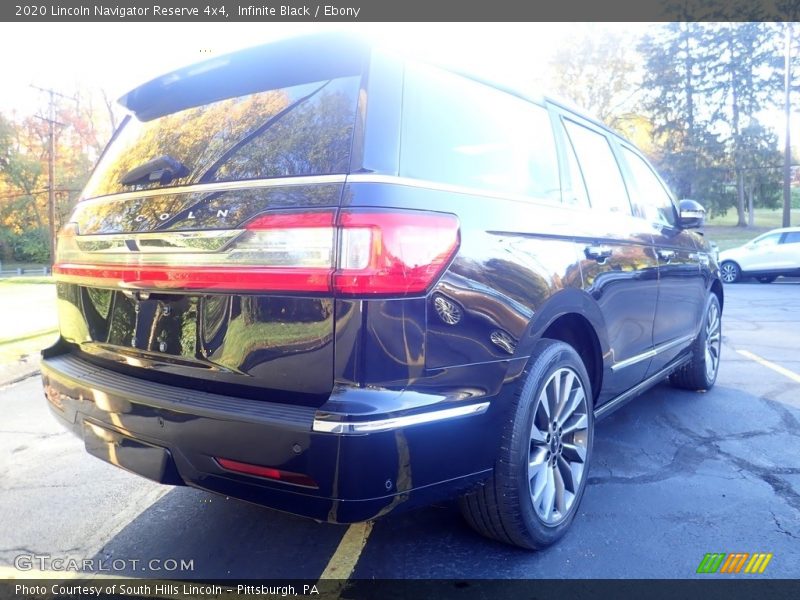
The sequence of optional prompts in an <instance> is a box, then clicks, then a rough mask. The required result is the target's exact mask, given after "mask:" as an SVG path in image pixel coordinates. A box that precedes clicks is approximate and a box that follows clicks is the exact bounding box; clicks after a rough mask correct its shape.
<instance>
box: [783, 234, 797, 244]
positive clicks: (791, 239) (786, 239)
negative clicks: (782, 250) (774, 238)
mask: <svg viewBox="0 0 800 600" xmlns="http://www.w3.org/2000/svg"><path fill="white" fill-rule="evenodd" d="M782 243H784V244H800V231H790V232H789V233H786V234H784V236H783V242H782Z"/></svg>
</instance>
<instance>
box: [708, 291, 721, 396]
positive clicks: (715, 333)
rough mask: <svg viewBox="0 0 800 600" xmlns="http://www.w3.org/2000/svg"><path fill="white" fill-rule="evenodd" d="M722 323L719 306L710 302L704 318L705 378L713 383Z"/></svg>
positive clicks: (717, 361)
mask: <svg viewBox="0 0 800 600" xmlns="http://www.w3.org/2000/svg"><path fill="white" fill-rule="evenodd" d="M721 333H722V322H721V320H720V318H719V305H717V304H716V303H715V302H712V303H711V304H710V305H709V307H708V314H707V316H706V348H705V353H706V360H705V363H706V378H707V379H708V381H711V382H713V381H714V379H715V378H716V376H717V369H718V368H719V354H720V347H721V343H722V340H721Z"/></svg>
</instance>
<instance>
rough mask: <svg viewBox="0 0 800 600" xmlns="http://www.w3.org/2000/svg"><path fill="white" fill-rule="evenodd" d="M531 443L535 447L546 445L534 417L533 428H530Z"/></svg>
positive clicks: (543, 435)
mask: <svg viewBox="0 0 800 600" xmlns="http://www.w3.org/2000/svg"><path fill="white" fill-rule="evenodd" d="M531 442H533V443H534V444H536V445H544V444H546V443H547V441H546V440H545V433H544V432H543V431H542V430H541V429H539V427H538V426H537V425H536V415H534V417H533V426H532V427H531Z"/></svg>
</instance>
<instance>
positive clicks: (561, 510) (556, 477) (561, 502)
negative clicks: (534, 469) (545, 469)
mask: <svg viewBox="0 0 800 600" xmlns="http://www.w3.org/2000/svg"><path fill="white" fill-rule="evenodd" d="M551 470H552V471H553V483H554V484H555V488H556V497H555V507H556V510H558V514H559V516H562V517H563V516H564V515H565V514H566V513H567V499H566V494H565V490H564V479H563V478H562V477H561V470H560V469H559V468H557V467H556V468H555V469H551Z"/></svg>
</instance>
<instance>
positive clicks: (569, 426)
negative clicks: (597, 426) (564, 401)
mask: <svg viewBox="0 0 800 600" xmlns="http://www.w3.org/2000/svg"><path fill="white" fill-rule="evenodd" d="M588 426H589V418H588V417H587V416H586V415H585V414H580V415H576V414H574V413H573V416H572V417H570V418H569V419H568V420H567V421H566V422H565V423H564V427H563V428H562V429H561V431H562V435H564V436H566V435H568V434H570V433H573V432H575V431H580V430H582V429H586V428H587V427H588Z"/></svg>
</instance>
